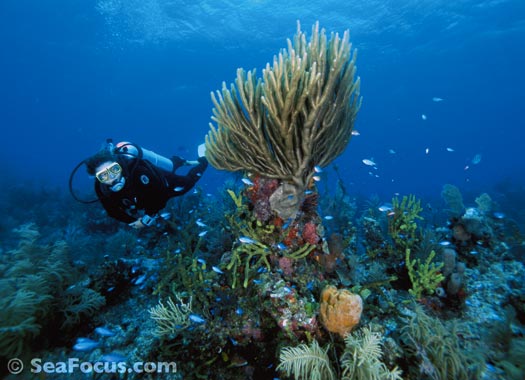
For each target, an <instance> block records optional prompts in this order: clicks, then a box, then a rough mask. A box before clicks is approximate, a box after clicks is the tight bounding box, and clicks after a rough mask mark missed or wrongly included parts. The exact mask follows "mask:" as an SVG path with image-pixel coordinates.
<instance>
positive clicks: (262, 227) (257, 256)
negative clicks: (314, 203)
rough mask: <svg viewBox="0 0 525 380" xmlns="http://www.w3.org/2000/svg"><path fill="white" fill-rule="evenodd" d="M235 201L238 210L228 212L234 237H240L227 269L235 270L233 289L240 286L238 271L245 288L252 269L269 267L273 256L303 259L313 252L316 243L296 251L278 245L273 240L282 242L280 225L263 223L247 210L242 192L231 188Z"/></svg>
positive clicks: (230, 192) (305, 245) (306, 244)
mask: <svg viewBox="0 0 525 380" xmlns="http://www.w3.org/2000/svg"><path fill="white" fill-rule="evenodd" d="M228 194H230V196H231V198H232V200H233V201H234V203H235V206H236V210H235V211H234V212H233V213H231V214H227V215H226V218H227V219H228V221H229V224H230V228H231V229H232V232H233V233H234V235H235V236H240V237H241V240H242V241H240V240H237V242H236V243H235V246H234V247H233V249H232V252H231V257H230V261H229V263H228V265H227V267H226V269H228V270H230V271H232V288H235V287H236V286H237V281H238V276H239V271H240V272H241V273H243V274H244V282H243V286H244V287H245V288H246V287H247V286H248V282H249V280H250V278H251V277H252V275H253V272H256V271H257V270H259V269H260V268H261V267H262V266H264V267H265V268H266V269H267V270H270V268H271V267H270V261H269V259H270V256H272V255H273V256H276V257H277V256H282V257H286V258H290V259H294V260H297V259H301V258H304V257H306V256H307V255H308V254H310V252H312V251H313V249H314V248H315V245H312V244H308V243H305V244H303V245H302V246H300V247H298V248H297V249H295V250H289V249H281V248H276V247H275V246H274V244H273V242H274V241H282V240H283V236H281V230H280V228H277V227H276V226H275V225H274V224H263V223H261V222H260V221H259V220H257V218H256V217H255V216H254V215H252V214H250V213H249V212H248V207H247V206H246V205H245V204H243V202H242V199H243V198H242V195H236V194H235V192H233V191H232V190H228Z"/></svg>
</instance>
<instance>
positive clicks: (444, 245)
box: [439, 240, 452, 247]
mask: <svg viewBox="0 0 525 380" xmlns="http://www.w3.org/2000/svg"><path fill="white" fill-rule="evenodd" d="M451 244H452V243H451V242H449V241H446V240H445V241H440V242H439V245H440V246H442V247H448V246H449V245H451Z"/></svg>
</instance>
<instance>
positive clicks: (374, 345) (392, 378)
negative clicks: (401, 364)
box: [341, 327, 402, 380]
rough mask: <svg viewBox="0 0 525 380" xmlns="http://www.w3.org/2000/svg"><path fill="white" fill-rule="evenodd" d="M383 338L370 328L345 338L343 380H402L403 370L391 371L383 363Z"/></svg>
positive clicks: (395, 369) (342, 362)
mask: <svg viewBox="0 0 525 380" xmlns="http://www.w3.org/2000/svg"><path fill="white" fill-rule="evenodd" d="M382 344H383V337H382V336H381V334H379V333H377V332H373V331H372V330H371V329H370V328H369V327H364V328H363V329H362V330H360V331H356V332H354V333H352V334H348V335H347V336H346V337H345V352H344V353H343V356H342V357H341V365H342V367H343V377H342V379H343V380H357V379H368V380H401V379H402V377H401V370H399V369H398V368H394V369H392V370H389V369H388V368H387V367H386V365H385V364H384V363H383V362H382V361H381V356H382V355H383V350H382Z"/></svg>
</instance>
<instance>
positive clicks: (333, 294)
mask: <svg viewBox="0 0 525 380" xmlns="http://www.w3.org/2000/svg"><path fill="white" fill-rule="evenodd" d="M362 312H363V300H362V298H361V297H360V296H359V294H354V293H351V292H349V291H348V290H346V289H341V290H338V289H337V288H336V287H335V286H327V287H326V288H324V290H323V292H322V293H321V306H320V314H321V322H322V324H323V326H324V327H325V328H326V329H327V330H328V331H330V332H333V333H337V334H339V335H341V337H344V336H345V335H346V334H348V333H349V332H350V331H352V329H353V328H354V326H355V325H357V324H358V323H359V320H360V319H361V313H362Z"/></svg>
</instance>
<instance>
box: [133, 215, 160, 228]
mask: <svg viewBox="0 0 525 380" xmlns="http://www.w3.org/2000/svg"><path fill="white" fill-rule="evenodd" d="M156 220H157V215H154V216H149V215H148V214H146V215H144V216H143V217H142V218H140V219H137V220H136V221H134V222H133V223H130V224H129V226H130V227H131V228H134V229H136V230H139V229H141V228H144V227H149V226H151V225H153V224H155V221H156Z"/></svg>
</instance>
